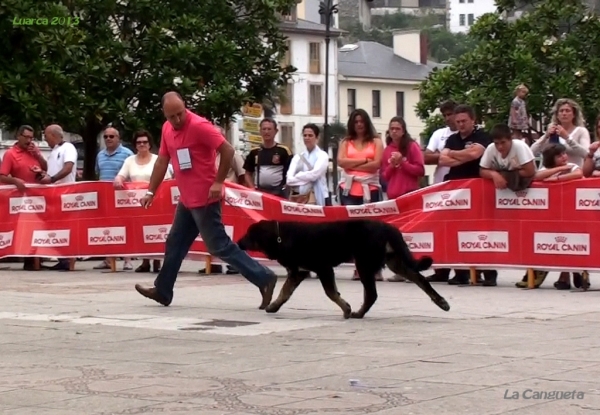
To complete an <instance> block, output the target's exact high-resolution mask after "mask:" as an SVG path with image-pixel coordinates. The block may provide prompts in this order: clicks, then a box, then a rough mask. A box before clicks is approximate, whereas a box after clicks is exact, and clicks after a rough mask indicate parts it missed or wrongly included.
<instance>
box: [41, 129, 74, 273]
mask: <svg viewBox="0 0 600 415" xmlns="http://www.w3.org/2000/svg"><path fill="white" fill-rule="evenodd" d="M44 137H45V139H46V142H47V143H48V145H49V146H50V148H51V149H52V152H51V153H50V155H49V156H48V171H47V172H46V175H45V177H44V178H43V179H42V180H41V183H44V184H63V183H75V181H76V177H77V149H76V148H75V146H74V145H73V144H71V143H69V142H68V141H64V132H63V129H62V128H61V127H60V125H56V124H52V125H49V126H48V127H46V129H45V130H44ZM50 269H51V270H55V271H68V270H69V260H68V259H67V258H60V259H59V260H58V264H56V265H54V266H52V267H50Z"/></svg>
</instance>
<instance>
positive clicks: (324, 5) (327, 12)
mask: <svg viewBox="0 0 600 415" xmlns="http://www.w3.org/2000/svg"><path fill="white" fill-rule="evenodd" d="M337 12H338V6H337V4H333V0H322V1H321V2H320V3H319V14H320V15H322V16H324V17H325V111H324V113H325V114H324V115H325V122H324V123H323V144H324V147H325V148H324V149H323V150H324V151H325V152H326V153H327V154H329V144H330V143H329V141H330V137H329V44H330V42H331V23H332V19H333V15H334V13H337ZM334 147H337V146H334ZM333 153H336V152H335V151H334V152H333ZM332 161H333V191H334V192H337V154H333V160H332ZM327 183H329V178H328V180H327ZM332 202H333V200H332V192H331V190H330V191H329V197H328V198H327V205H329V206H331V205H332Z"/></svg>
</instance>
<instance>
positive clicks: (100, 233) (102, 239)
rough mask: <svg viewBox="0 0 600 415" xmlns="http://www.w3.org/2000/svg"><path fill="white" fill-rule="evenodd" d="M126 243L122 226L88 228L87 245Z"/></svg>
mask: <svg viewBox="0 0 600 415" xmlns="http://www.w3.org/2000/svg"><path fill="white" fill-rule="evenodd" d="M125 243H127V237H126V230H125V227H124V226H117V227H112V228H88V245H123V244H125Z"/></svg>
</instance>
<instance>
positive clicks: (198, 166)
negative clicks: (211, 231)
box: [158, 110, 225, 209]
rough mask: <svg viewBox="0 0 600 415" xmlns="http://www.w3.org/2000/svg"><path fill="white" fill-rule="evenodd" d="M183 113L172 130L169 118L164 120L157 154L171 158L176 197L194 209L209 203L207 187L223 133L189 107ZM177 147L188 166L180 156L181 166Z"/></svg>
mask: <svg viewBox="0 0 600 415" xmlns="http://www.w3.org/2000/svg"><path fill="white" fill-rule="evenodd" d="M186 114H187V115H186V120H185V124H184V126H183V128H181V129H180V130H175V129H174V128H173V126H172V125H171V123H169V122H168V121H167V122H165V123H164V124H163V127H162V138H161V141H160V149H159V151H158V154H159V155H161V156H165V157H168V158H170V159H171V160H172V164H173V170H174V171H175V180H176V182H177V187H179V193H180V198H179V200H180V201H181V203H182V204H183V206H185V207H186V208H188V209H193V208H197V207H202V206H206V205H207V204H208V203H209V201H208V191H209V190H210V187H211V186H212V184H213V183H214V182H215V178H216V177H217V169H216V166H215V164H216V158H217V149H218V148H219V147H220V146H221V144H223V142H224V141H225V137H223V135H222V134H221V132H220V131H219V130H218V129H217V128H216V127H215V126H214V125H213V124H211V122H210V121H208V120H207V119H206V118H204V117H200V116H199V115H196V114H194V113H193V112H191V111H189V110H186ZM178 150H179V151H180V153H181V154H182V155H184V154H186V153H187V154H189V157H190V162H191V167H189V168H185V167H186V164H188V163H186V160H182V163H181V164H183V167H184V168H183V169H182V168H181V167H182V166H180V163H179V156H178ZM185 150H187V152H186V151H185ZM188 165H189V164H188ZM212 202H213V201H211V203H212Z"/></svg>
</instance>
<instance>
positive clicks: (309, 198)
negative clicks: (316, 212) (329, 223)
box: [290, 154, 317, 205]
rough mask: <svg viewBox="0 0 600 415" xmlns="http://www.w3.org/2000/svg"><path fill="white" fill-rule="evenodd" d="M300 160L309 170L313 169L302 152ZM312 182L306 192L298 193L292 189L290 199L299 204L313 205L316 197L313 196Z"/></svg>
mask: <svg viewBox="0 0 600 415" xmlns="http://www.w3.org/2000/svg"><path fill="white" fill-rule="evenodd" d="M300 161H302V162H303V163H304V164H305V165H306V167H308V169H309V170H312V169H313V166H311V164H310V163H309V162H308V160H306V158H305V157H304V154H300ZM313 186H314V184H313V185H312V186H311V188H310V190H309V191H308V193H306V194H303V195H301V194H298V193H297V192H294V191H292V192H291V194H290V201H291V202H295V203H299V204H301V205H315V204H316V203H317V199H316V198H315V191H314V189H313Z"/></svg>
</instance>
